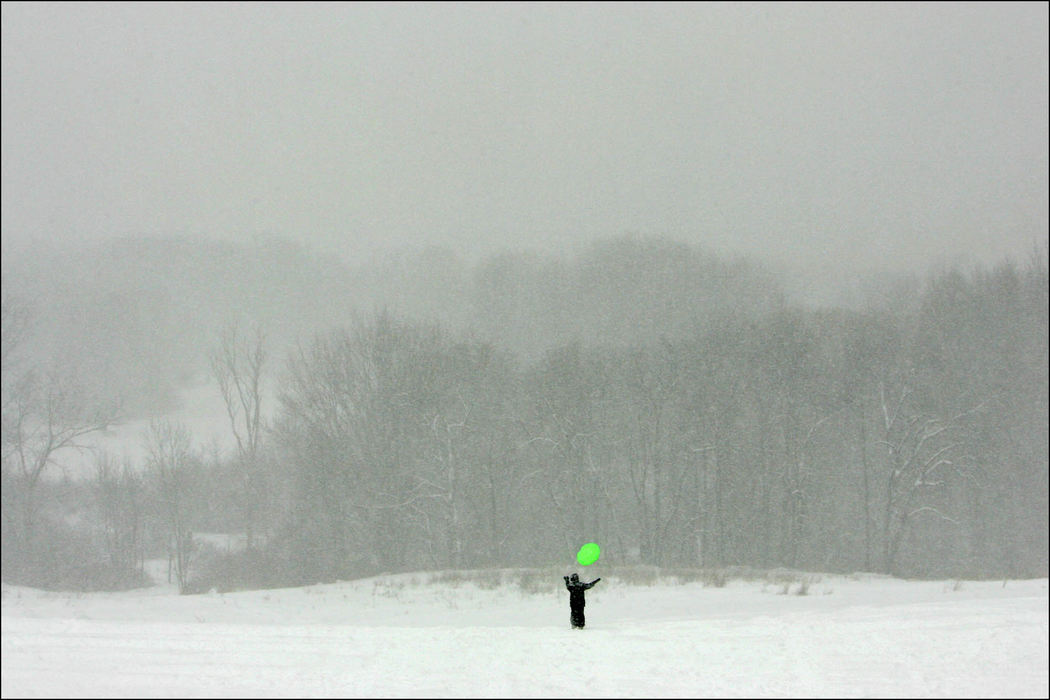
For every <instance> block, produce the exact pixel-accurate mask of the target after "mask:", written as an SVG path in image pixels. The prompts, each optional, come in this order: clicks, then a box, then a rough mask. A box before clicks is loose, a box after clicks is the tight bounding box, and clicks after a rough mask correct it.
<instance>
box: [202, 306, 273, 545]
mask: <svg viewBox="0 0 1050 700" xmlns="http://www.w3.org/2000/svg"><path fill="white" fill-rule="evenodd" d="M265 340H266V338H265V335H264V333H263V331H262V329H261V328H260V327H258V326H256V327H255V329H254V330H253V332H252V334H251V337H248V338H245V337H241V336H240V334H239V333H238V329H237V326H236V325H234V324H231V325H229V326H227V327H226V329H225V330H224V331H223V332H222V334H221V337H220V342H219V346H218V347H217V348H216V349H215V350H214V351H213V352H212V353H211V357H210V360H211V369H212V374H213V375H214V376H215V380H216V381H217V382H218V384H219V391H220V392H221V393H222V400H223V403H224V404H225V405H226V415H227V416H228V417H229V419H230V430H231V431H232V432H233V437H234V440H235V441H236V443H237V464H238V466H239V468H240V474H241V480H242V487H243V489H244V492H243V496H244V523H245V539H246V546H247V547H248V549H253V548H254V547H255V535H256V515H257V509H258V508H259V505H260V501H261V500H262V492H263V490H264V485H263V478H262V474H261V468H260V460H259V445H260V439H261V436H262V431H263V429H264V424H263V419H262V387H261V383H262V372H263V365H264V364H265V362H266V350H265Z"/></svg>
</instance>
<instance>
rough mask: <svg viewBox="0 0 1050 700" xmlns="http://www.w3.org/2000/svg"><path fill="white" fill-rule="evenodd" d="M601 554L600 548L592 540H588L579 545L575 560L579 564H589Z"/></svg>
mask: <svg viewBox="0 0 1050 700" xmlns="http://www.w3.org/2000/svg"><path fill="white" fill-rule="evenodd" d="M601 555H602V550H601V548H599V547H598V545H596V544H595V543H594V542H588V543H587V544H585V545H583V546H582V547H580V551H578V552H576V561H578V562H580V565H581V566H590V565H591V564H593V563H594V562H596V561H598V557H600V556H601Z"/></svg>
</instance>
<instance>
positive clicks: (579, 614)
mask: <svg viewBox="0 0 1050 700" xmlns="http://www.w3.org/2000/svg"><path fill="white" fill-rule="evenodd" d="M569 610H570V612H569V621H570V622H572V626H573V628H576V627H580V628H582V627H583V623H584V621H585V620H584V617H583V608H570V609H569Z"/></svg>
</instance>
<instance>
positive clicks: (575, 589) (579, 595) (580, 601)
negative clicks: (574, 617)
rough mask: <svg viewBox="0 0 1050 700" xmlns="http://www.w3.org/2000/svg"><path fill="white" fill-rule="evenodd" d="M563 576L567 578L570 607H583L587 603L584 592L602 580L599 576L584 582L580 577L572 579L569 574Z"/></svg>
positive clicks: (566, 584)
mask: <svg viewBox="0 0 1050 700" xmlns="http://www.w3.org/2000/svg"><path fill="white" fill-rule="evenodd" d="M563 578H564V579H565V587H566V588H568V589H569V607H570V608H582V607H583V606H584V605H586V604H587V603H586V601H585V600H584V598H583V592H584V591H586V590H587V589H588V588H591V587H592V586H594V584H596V583H598V582H599V581H601V580H602V579H601V577H598V578H596V579H594V580H593V581H591V582H590V583H584V582H583V581H581V580H579V579H578V578H577V579H570V578H569V577H568V576H564V577H563Z"/></svg>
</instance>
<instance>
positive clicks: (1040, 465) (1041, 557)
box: [4, 239, 1048, 590]
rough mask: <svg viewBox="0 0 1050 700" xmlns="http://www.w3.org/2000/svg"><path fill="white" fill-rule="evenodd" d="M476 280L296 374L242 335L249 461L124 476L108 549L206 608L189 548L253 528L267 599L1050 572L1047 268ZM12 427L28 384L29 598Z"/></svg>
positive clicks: (200, 459)
mask: <svg viewBox="0 0 1050 700" xmlns="http://www.w3.org/2000/svg"><path fill="white" fill-rule="evenodd" d="M473 275H474V279H473V282H472V283H471V285H469V288H470V289H472V290H473V292H472V293H471V294H467V295H466V296H465V297H462V296H461V297H456V299H458V301H457V302H456V303H457V304H459V303H462V304H461V305H460V306H457V307H456V308H455V309H452V310H451V311H450V313H451V312H453V311H454V312H455V313H456V314H460V316H459V317H458V319H457V320H452V319H451V318H440V314H432V315H429V316H428V315H418V314H412V313H409V314H405V313H399V312H396V311H392V310H378V311H373V312H369V313H361V314H358V315H356V316H355V317H353V318H352V319H351V320H350V321H349V322H347V323H345V324H340V325H338V326H337V327H334V328H332V329H331V330H328V331H325V332H322V333H318V334H316V335H315V336H314V337H313V339H312V340H305V339H304V340H303V341H302V342H301V343H300V344H299V345H298V346H297V348H296V349H295V350H294V351H293V352H291V353H290V354H289V355H288V356H287V357H286V358H285V359H284V360H283V362H280V363H278V362H270V363H269V364H267V363H266V362H265V360H266V359H267V358H270V357H272V356H273V354H272V353H267V351H266V348H265V347H264V346H265V342H266V339H265V336H263V335H262V334H261V333H256V334H255V335H251V334H244V335H241V336H238V335H237V333H236V331H235V330H229V331H228V332H227V333H226V334H225V335H223V336H222V337H221V339H220V340H219V341H217V342H215V343H213V345H214V348H213V352H212V354H211V356H210V357H211V360H212V365H211V366H212V370H213V373H214V376H215V377H216V379H217V380H218V382H217V383H218V384H219V386H220V387H221V388H222V393H223V396H224V398H225V399H226V401H227V407H228V408H229V409H230V411H229V415H230V425H231V429H232V430H233V432H234V435H235V436H236V438H237V444H238V449H237V451H236V454H235V455H234V456H228V455H219V454H215V455H212V456H208V455H205V454H197V453H193V451H192V450H190V449H189V448H188V447H187V446H186V441H185V439H183V438H180V437H179V433H178V428H177V427H172V426H166V427H163V426H161V427H158V428H156V429H155V431H154V433H153V437H152V438H151V439H152V440H153V447H152V448H151V451H150V455H151V457H150V460H149V462H150V464H149V465H148V466H149V469H146V470H142V469H139V470H130V469H129V470H126V471H118V470H114V469H112V468H111V467H107V469H108V471H107V469H103V468H102V467H100V471H99V480H98V482H97V484H96V486H95V491H94V493H95V494H96V496H97V498H96V501H97V503H99V504H101V505H100V506H99V507H101V508H102V509H103V512H104V513H105V512H106V510H105V509H107V508H108V509H109V511H110V513H109V515H107V516H106V517H105V518H101V519H99V518H97V517H96V518H95V521H94V522H96V523H103V524H104V527H102V528H101V531H102V532H103V533H104V535H105V537H104V538H102V540H98V539H96V542H97V541H103V542H108V543H112V544H107V545H105V546H108V547H110V548H111V549H114V550H116V549H120V545H118V544H117V543H121V542H123V543H128V542H130V543H134V545H133V546H134V547H137V548H138V550H137V552H138V554H137V555H135V556H130V557H129V556H127V555H121V556H123V557H124V558H123V559H120V561H122V562H124V564H123V565H125V566H127V565H128V564H127V562H131V561H135V559H136V557H137V558H138V560H139V561H141V559H142V558H143V557H144V556H145V555H146V552H147V550H150V548H151V547H152V548H153V550H157V551H159V550H160V549H162V548H163V551H166V552H168V555H169V558H170V559H171V560H172V561H175V562H176V568H177V569H178V568H179V567H180V566H181V564H178V562H179V561H180V557H183V560H184V563H185V564H186V566H187V572H186V574H185V581H183V583H184V584H185V585H184V589H186V590H191V589H193V585H192V581H193V572H192V569H191V568H190V567H191V565H192V562H193V552H192V551H190V550H191V549H192V542H189V543H186V544H185V546H186V547H187V548H188V549H187V551H185V552H181V553H180V547H182V546H183V544H184V542H183V538H184V533H185V532H187V531H189V532H192V531H204V530H208V529H210V530H218V529H225V530H227V531H232V530H239V531H242V532H244V533H246V536H247V541H248V553H247V554H245V555H244V562H242V563H243V565H244V567H249V568H250V569H251V571H250V572H249V573H245V572H244V571H240V572H239V573H238V572H237V571H236V564H235V563H234V564H231V563H230V562H229V561H227V562H226V563H225V564H224V566H225V567H226V568H224V569H222V571H223V574H222V575H223V576H230V577H239V579H240V580H242V581H243V585H246V586H247V585H253V584H254V585H262V584H263V583H264V582H265V583H267V584H271V583H272V584H273V585H277V584H278V583H282V582H283V583H295V582H313V581H324V580H334V579H337V578H350V577H355V576H364V575H370V574H375V573H379V572H386V571H406V570H416V569H443V568H477V567H499V566H529V565H543V564H549V563H551V562H561V561H565V560H566V557H567V556H571V553H572V552H575V550H576V549H577V548H578V547H579V545H580V544H582V543H584V542H589V541H594V542H599V543H601V544H602V546H603V558H605V559H606V560H607V561H610V562H620V563H634V562H637V563H646V564H656V565H680V566H696V567H726V566H730V565H749V566H755V567H791V568H797V569H805V570H815V571H829V572H851V571H859V570H864V571H876V572H884V573H888V574H893V575H898V576H916V577H976V578H985V577H1026V576H1028V577H1030V576H1046V575H1047V550H1048V537H1047V532H1048V515H1047V501H1048V495H1047V475H1048V444H1047V429H1048V401H1047V385H1048V378H1047V365H1048V354H1047V330H1048V328H1047V288H1048V283H1047V265H1046V259H1045V256H1043V255H1034V256H1032V258H1031V259H1030V260H1028V261H1026V262H1025V263H1024V264H1017V263H1013V262H1004V263H1002V264H999V265H996V266H993V267H991V268H981V267H978V268H975V269H973V270H971V271H962V270H958V269H948V270H945V271H942V272H940V273H937V274H931V275H930V276H929V277H928V278H927V279H926V280H925V281H924V283H923V284H921V285H920V284H915V285H913V286H911V287H897V288H893V287H891V286H889V285H887V287H886V288H885V289H884V290H883V291H884V292H885V293H884V295H883V296H882V297H881V299H880V300H878V301H874V302H873V303H870V304H868V305H867V307H866V308H862V309H856V308H854V309H845V308H821V309H813V308H805V307H802V306H798V305H795V304H792V303H790V302H789V301H787V300H785V298H784V296H783V295H782V293H781V292H780V291H779V287H778V285H777V282H776V280H775V278H774V277H772V276H771V275H770V274H769V273H766V272H764V271H762V270H761V269H760V268H757V267H754V266H751V265H749V264H747V263H735V264H729V263H724V262H720V261H718V260H717V259H714V258H709V257H706V256H703V255H700V254H699V253H697V252H696V251H695V250H693V249H691V248H689V247H688V246H680V245H678V244H673V243H668V242H666V241H639V240H635V239H618V240H614V241H609V242H605V243H603V244H601V245H599V246H596V247H595V248H594V249H592V251H591V252H590V253H589V254H587V255H585V256H582V257H580V258H578V259H577V260H576V261H575V262H574V263H572V264H568V263H557V262H554V261H551V260H544V259H538V258H536V257H530V256H525V255H510V254H508V255H506V256H502V257H496V258H492V259H489V260H488V261H486V262H484V263H483V264H481V265H479V266H478V267H477V268H476V269H475V270H474V272H473ZM457 294H458V292H457ZM324 303H336V301H335V300H325V302H324ZM449 303H453V302H452V301H449V300H446V302H444V303H443V304H442V305H441V307H442V308H445V309H446V310H449V307H448V304H449ZM464 304H465V306H463V305H464ZM435 318H436V320H435ZM266 372H269V373H270V376H271V377H272V381H273V382H274V383H275V384H276V386H277V389H278V391H277V397H278V398H277V401H278V405H277V407H276V410H275V411H274V412H273V419H272V420H271V421H270V422H269V423H268V424H265V422H264V421H261V419H260V418H259V416H260V415H261V414H260V412H259V411H258V407H259V402H260V401H262V397H261V394H258V393H255V394H252V387H253V386H255V387H257V386H258V381H259V378H260V375H261V374H262V373H266ZM7 391H8V390H7V389H5V392H7ZM9 415H12V414H11V413H10V411H9V408H8V398H7V394H5V439H4V450H5V452H4V479H5V481H4V492H5V497H4V551H5V557H4V577H5V580H9V579H10V578H11V577H10V576H9V575H8V572H9V571H21V570H23V569H19V568H18V567H19V566H21V564H20V563H19V562H21V561H22V560H19V561H18V562H14V563H11V558H10V557H8V555H7V546H8V543H9V539H10V541H11V542H19V541H20V540H18V537H23V538H24V533H22V530H21V529H20V528H21V527H22V526H21V525H20V524H19V521H18V520H17V519H16V518H14V517H13V516H12V515H11V514H12V513H14V512H15V511H14V510H13V509H12V508H13V506H12V507H9V497H8V494H9V493H10V494H21V493H23V492H25V491H26V489H27V488H28V482H27V481H26V479H25V478H24V477H23V476H20V475H19V472H17V470H14V469H13V468H12V466H11V465H15V464H16V463H15V462H12V461H11V459H10V457H11V455H12V454H15V453H14V452H12V450H11V449H10V445H11V444H12V443H11V438H10V435H11V434H12V433H10V431H9V430H8V427H7V426H8V424H9V422H10V421H9ZM253 416H254V420H253ZM180 474H181V475H182V476H180ZM103 487H104V488H103ZM66 488H72V487H70V486H68V485H66ZM82 488H85V489H87V488H89V487H88V486H83V487H82ZM136 494H137V495H136ZM135 498H139V499H140V501H139V503H140V505H139V506H134V499H135ZM129 499H131V500H130V501H129ZM15 500H17V499H12V500H11V502H12V503H14V501H15ZM136 508H138V510H136ZM129 509H130V510H129ZM95 512H96V513H97V512H98V511H97V510H96V511H95ZM121 528H123V529H124V531H122V532H120V533H118V532H117V530H120V529H121ZM136 528H137V529H136ZM150 531H153V532H155V533H156V534H154V535H153V536H152V540H151V539H150V537H149V535H148V533H149V532H150ZM135 533H138V534H135ZM19 546H21V545H19ZM96 546H98V545H96ZM126 546H129V545H126ZM126 546H125V548H126ZM30 549H32V548H30ZM38 549H39V548H38ZM153 550H150V551H153ZM17 551H19V552H23V556H24V552H25V551H26V550H25V549H24V548H23V549H19V550H17ZM154 553H155V551H154ZM567 553H568V554H567ZM23 568H24V567H23ZM200 570H201V571H203V570H204V568H203V567H202V568H201V569H200ZM180 576H181V574H180ZM205 579H206V577H205V576H203V574H201V581H202V582H203V583H200V584H198V587H199V586H201V585H205V586H206V585H210V583H209V582H206V581H205ZM264 579H265V581H264ZM180 580H181V579H180Z"/></svg>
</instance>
